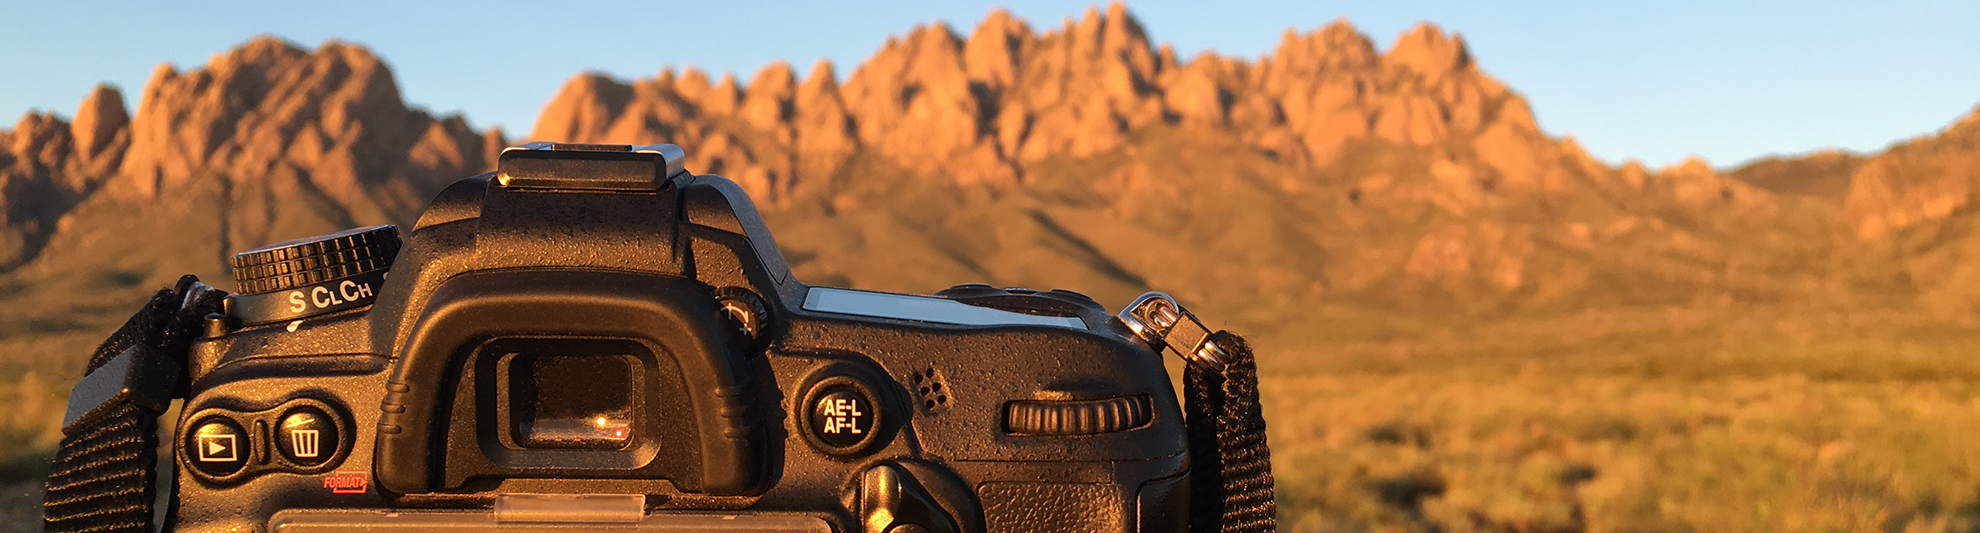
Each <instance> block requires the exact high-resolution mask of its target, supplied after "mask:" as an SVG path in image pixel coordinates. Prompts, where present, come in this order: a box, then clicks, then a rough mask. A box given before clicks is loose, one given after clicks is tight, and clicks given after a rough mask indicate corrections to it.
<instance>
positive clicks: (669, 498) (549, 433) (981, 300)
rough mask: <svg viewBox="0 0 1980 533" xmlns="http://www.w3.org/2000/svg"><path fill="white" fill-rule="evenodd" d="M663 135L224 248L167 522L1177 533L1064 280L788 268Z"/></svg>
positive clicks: (1082, 309)
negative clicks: (963, 279) (945, 281)
mask: <svg viewBox="0 0 1980 533" xmlns="http://www.w3.org/2000/svg"><path fill="white" fill-rule="evenodd" d="M682 155H683V154H682V152H681V150H680V149H679V148H678V147H674V146H672V145H651V146H639V147H628V146H615V145H572V144H552V143H531V144H528V145H523V146H521V147H516V148H511V149H509V150H507V151H505V152H504V153H503V154H502V157H501V162H500V167H499V169H498V170H497V171H496V172H492V173H488V174H483V175H479V176H474V177H470V178H467V179H463V180H461V181H459V182H456V183H454V184H453V185H451V186H449V187H448V188H447V189H446V190H445V191H443V192H441V193H440V194H439V195H438V197H437V198H435V200H434V201H433V203H432V204H431V205H430V206H429V207H428V208H427V210H426V211H425V212H424V213H423V214H422V215H421V217H420V218H419V220H418V222H417V223H416V224H415V226H414V227H413V228H412V229H411V231H410V232H409V233H408V234H407V236H406V237H405V238H404V240H403V243H401V241H400V239H399V236H398V233H397V230H396V229H395V228H392V227H390V226H374V227H369V228H357V229H353V230H347V231H343V232H338V233H333V234H328V235H322V236H317V237H311V238H307V239H301V240H297V241H291V242H287V243H281V244H275V245H269V246H265V247H261V248H257V249H255V250H249V251H247V252H242V253H241V254H238V255H236V256H235V257H234V267H235V274H236V281H237V284H238V287H239V291H238V292H237V293H236V294H234V295H233V296H231V297H230V298H229V299H228V301H227V304H226V313H225V315H224V316H211V315H210V316H209V318H208V321H207V324H206V326H207V327H206V331H205V333H204V336H203V337H202V338H200V339H199V340H198V341H196V342H195V343H194V344H193V347H192V349H191V350H190V353H189V355H188V361H187V371H188V377H189V379H190V383H191V385H190V390H189V391H188V395H187V400H186V401H185V404H184V407H183V409H182V411H181V416H180V419H179V423H178V428H179V431H178V440H177V442H174V443H173V447H174V448H175V450H176V451H175V456H176V457H175V463H176V464H177V466H178V469H177V478H176V482H177V491H178V498H177V502H178V503H177V506H176V508H175V509H174V510H173V512H172V516H171V518H170V520H171V522H170V523H168V527H172V528H175V529H177V530H178V531H183V532H207V531H235V532H239V531H271V532H288V533H310V532H318V531H357V530H363V531H412V530H459V529H470V528H472V529H515V530H531V531H538V530H547V529H572V528H575V529H611V530H622V531H635V530H637V531H715V530H721V531H745V530H747V531H780V532H781V531H791V532H796V531H807V532H829V531H838V532H853V531H862V532H874V533H884V532H890V531H891V532H895V533H916V532H921V533H943V532H988V531H1122V532H1130V531H1155V532H1163V531H1182V530H1183V529H1184V526H1185V521H1186V519H1187V516H1186V513H1187V509H1186V507H1187V502H1188V498H1189V495H1188V492H1189V483H1188V474H1189V456H1188V453H1187V451H1186V450H1187V442H1186V438H1185V430H1184V420H1183V416H1182V413H1181V411H1180V408H1179V406H1178V404H1177V400H1176V397H1175V394H1174V392H1173V390H1174V389H1173V388H1172V386H1171V384H1170V381H1169V377H1168V374H1167V373H1166V372H1165V371H1164V368H1163V365H1162V361H1161V359H1160V353H1159V352H1158V351H1156V350H1155V349H1152V348H1151V347H1150V345H1149V344H1148V343H1146V342H1144V341H1142V340H1141V339H1140V338H1137V337H1136V334H1135V332H1134V331H1131V330H1130V329H1129V326H1128V325H1127V324H1124V323H1123V321H1121V320H1120V319H1118V318H1116V317H1114V316H1112V315H1109V314H1108V313H1107V311H1106V309H1104V308H1103V307H1102V306H1100V305H1099V304H1097V303H1095V302H1094V301H1092V300H1091V299H1089V298H1087V297H1085V296H1083V295H1080V294H1078V293H1075V292H1070V291H1063V290H1052V291H1030V290H1022V289H996V288H992V287H989V286H987V285H959V286H956V287H952V288H950V289H948V290H945V291H942V292H941V293H938V294H937V295H935V296H916V295H904V294H891V293H880V292H869V291H859V290H851V289H842V288H832V287H812V286H807V285H804V284H803V283H800V282H798V281H797V280H796V279H793V277H792V275H791V273H790V271H789V269H788V267H787V266H786V263H785V262H784V260H783V257H782V256H781V254H780V253H779V251H778V248H777V246H776V243H775V242H774V241H773V240H772V238H771V236H770V234H769V232H768V230H767V229H766V228H765V226H764V224H763V221H762V218H761V216H760V215H759V214H758V213H757V211H756V209H755V207H754V205H753V204H752V203H751V201H750V199H749V198H748V197H747V195H745V194H744V192H743V191H742V189H741V188H740V187H738V186H737V185H736V184H734V183H733V182H730V181H728V180H726V179H723V178H721V177H719V176H713V175H694V174H691V173H688V172H685V171H684V170H683V169H682V168H681V159H682Z"/></svg>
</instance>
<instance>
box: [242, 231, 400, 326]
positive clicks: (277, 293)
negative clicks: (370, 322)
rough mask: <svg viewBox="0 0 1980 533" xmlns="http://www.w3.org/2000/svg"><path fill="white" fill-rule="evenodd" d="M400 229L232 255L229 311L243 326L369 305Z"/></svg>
mask: <svg viewBox="0 0 1980 533" xmlns="http://www.w3.org/2000/svg"><path fill="white" fill-rule="evenodd" d="M398 255H399V229H398V228H396V227H393V226H390V225H380V226H366V227H362V228H355V229H347V230H344V231H339V232H336V233H325V234H323V235H317V236H314V237H304V238H301V239H296V240H293V241H288V242H281V243H275V244H270V245H267V246H263V247H260V248H255V249H253V250H248V251H245V252H241V253H238V254H234V258H233V264H234V285H235V288H236V290H235V292H234V295H232V296H228V297H227V315H228V316H229V317H231V318H232V319H233V320H235V321H238V323H239V324H243V325H255V324H267V323H271V322H286V321H293V320H299V319H303V318H308V317H312V316H316V315H322V314H326V313H334V312H337V311H343V310H346V309H355V308H359V307H364V306H367V305H371V301H372V300H374V299H376V298H377V290H378V287H379V286H380V285H381V284H383V282H384V281H385V271H386V270H387V269H390V268H392V258H393V257H396V256H398Z"/></svg>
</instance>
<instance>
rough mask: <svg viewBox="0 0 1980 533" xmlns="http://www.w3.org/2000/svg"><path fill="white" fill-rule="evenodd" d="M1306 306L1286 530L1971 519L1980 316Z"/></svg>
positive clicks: (31, 426)
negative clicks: (1410, 311)
mask: <svg viewBox="0 0 1980 533" xmlns="http://www.w3.org/2000/svg"><path fill="white" fill-rule="evenodd" d="M1317 316H1318V319H1317V320H1315V321H1313V322H1312V323H1311V324H1310V325H1309V326H1308V327H1304V328H1299V329H1297V330H1296V331H1287V332H1280V333H1279V334H1275V335H1265V336H1260V338H1259V345H1260V347H1259V349H1260V352H1261V355H1260V357H1261V361H1260V366H1261V369H1262V372H1261V373H1262V375H1263V376H1264V382H1263V384H1262V388H1263V390H1264V392H1265V394H1266V418H1267V420H1268V423H1269V424H1270V438H1271V444H1272V447H1273V453H1274V455H1273V458H1274V469H1275V474H1276V475H1277V478H1278V491H1279V492H1278V494H1279V502H1280V517H1281V520H1282V527H1283V529H1285V530H1288V531H1442V532H1461V531H1517V532H1543V531H1555V532H1567V531H1591V532H1595V531H1902V532H1924V531H1976V530H1980V498H1976V494H1980V440H1976V439H1973V438H1970V437H1971V436H1972V435H1975V434H1980V361H1976V360H1974V359H1973V357H1972V350H1971V348H1970V347H1972V346H1980V325H1976V324H1972V323H1963V322H1960V321H1956V320H1948V319H1942V318H1928V315H1921V314H1917V313H1910V312H1904V311H1901V310H1889V311H1872V312H1861V311H1858V312H1843V311H1842V310H1837V311H1835V312H1827V313H1825V312H1819V311H1815V310H1810V309H1805V308H1785V307H1740V306H1710V307H1666V308H1642V309H1627V308H1624V309H1612V310H1601V311H1583V312H1578V313H1573V314H1563V315H1557V316H1536V317H1517V318H1503V317H1500V318H1488V317H1478V316H1470V317H1458V316H1453V317H1442V318H1429V317H1421V316H1393V315H1392V316H1386V317H1385V316H1383V315H1380V314H1378V313H1373V312H1368V311H1366V310H1362V309H1354V308H1348V307H1326V308H1323V309H1322V310H1321V311H1320V312H1319V313H1317ZM1356 316H1359V317H1361V318H1360V319H1354V318H1351V317H1356ZM62 388H63V384H61V383H58V382H54V381H53V380H51V379H50V378H48V377H45V376H40V375H37V374H26V375H25V376H23V377H19V378H15V381H14V382H13V383H10V384H6V385H0V403H5V404H7V405H12V406H15V407H17V408H15V409H9V410H6V411H3V412H0V449H5V450H8V452H7V453H6V456H5V458H4V461H0V465H4V466H0V474H4V475H5V476H7V477H8V478H9V479H8V480H7V484H8V485H7V486H8V487H9V489H8V492H7V493H6V495H5V496H4V497H0V502H4V503H5V505H6V508H5V509H4V510H0V513H4V514H0V517H4V519H5V521H6V526H5V527H4V528H0V529H8V530H14V531H32V530H34V529H35V527H36V526H34V524H33V519H34V517H35V516H36V513H35V509H34V506H35V505H36V504H38V501H39V500H38V497H37V495H36V494H34V490H33V489H34V487H33V483H32V482H31V481H26V480H30V479H32V478H34V477H35V476H39V475H40V474H41V472H42V470H41V467H40V466H39V464H38V462H39V461H44V460H45V458H46V455H45V454H46V451H45V450H46V448H47V446H49V445H50V444H51V443H52V442H53V441H54V439H55V438H56V436H57V435H56V432H55V431H54V430H53V429H52V425H53V424H54V421H55V420H57V419H59V417H60V412H61V409H62V395H63V394H64V393H63V391H62Z"/></svg>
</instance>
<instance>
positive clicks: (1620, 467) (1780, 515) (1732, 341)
mask: <svg viewBox="0 0 1980 533" xmlns="http://www.w3.org/2000/svg"><path fill="white" fill-rule="evenodd" d="M1723 312H1724V310H1719V311H1715V312H1713V313H1711V314H1710V315H1709V316H1711V317H1714V318H1709V319H1704V318H1701V316H1704V315H1698V314H1696V313H1689V312H1680V313H1675V314H1671V313H1667V312H1663V311H1660V312H1658V313H1655V314H1654V316H1652V315H1648V314H1640V315H1627V316H1605V315H1602V314H1591V315H1584V316H1576V317H1571V318H1559V319H1553V320H1547V321H1541V322H1538V323H1529V324H1524V325H1522V324H1517V323H1507V322H1495V323H1490V324H1481V325H1480V326H1481V328H1480V329H1475V330H1470V331H1463V330H1465V329H1466V328H1467V326H1465V325H1463V324H1459V325H1456V326H1454V329H1457V330H1460V331H1458V332H1456V333H1453V334H1452V336H1453V338H1468V339H1471V340H1472V342H1458V343H1447V342H1441V341H1436V340H1434V339H1433V340H1423V339H1426V338H1432V337H1435V335H1416V336H1412V337H1411V338H1410V339H1403V340H1393V339H1392V340H1388V341H1383V342H1356V341H1351V340H1350V341H1343V342H1338V343H1331V344H1329V343H1318V344H1315V345H1314V346H1313V347H1311V348H1305V349H1301V350H1298V352H1297V353H1298V355H1293V353H1295V352H1290V351H1289V352H1287V353H1281V354H1277V356H1278V357H1280V359H1278V360H1276V361H1274V360H1263V361H1262V362H1261V366H1262V367H1263V368H1264V370H1265V371H1264V372H1263V373H1262V375H1263V377H1262V383H1261V387H1262V389H1263V391H1264V394H1265V396H1266V401H1267V403H1266V420H1267V421H1268V424H1269V425H1270V428H1269V435H1270V439H1271V444H1272V447H1273V459H1274V471H1275V474H1276V476H1277V480H1278V491H1279V492H1278V496H1279V505H1280V518H1281V525H1282V527H1283V528H1284V529H1286V530H1288V531H1437V532H1470V531H1517V532H1570V531H1588V532H1598V531H1608V532H1624V531H1756V532H1757V531H1878V532H1938V531H1980V499H1976V494H1980V439H1976V438H1975V437H1976V436H1980V380H1976V379H1975V375H1976V374H1980V360H1976V359H1975V355H1976V353H1975V350H1973V348H1974V347H1980V342H1975V339H1974V335H1975V333H1974V331H1975V330H1974V329H1973V328H1970V327H1969V326H1963V325H1957V324H1953V325H1947V324H1936V325H1929V326H1927V325H1919V324H1916V323H1913V322H1912V321H1913V320H1914V319H1912V318H1907V317H1905V316H1901V315H1896V314H1892V315H1878V316H1859V317H1853V318H1851V319H1850V320H1848V321H1846V322H1847V323H1846V324H1842V325H1836V326H1827V325H1825V324H1827V320H1826V319H1824V320H1810V319H1808V318H1807V317H1806V316H1803V315H1800V314H1794V313H1787V314H1778V313H1777V314H1767V313H1760V314H1746V313H1736V314H1735V315H1727V314H1724V313H1723ZM1811 322H1812V324H1811ZM1549 323H1550V325H1543V324H1549ZM1541 332H1546V333H1544V334H1542V333H1541Z"/></svg>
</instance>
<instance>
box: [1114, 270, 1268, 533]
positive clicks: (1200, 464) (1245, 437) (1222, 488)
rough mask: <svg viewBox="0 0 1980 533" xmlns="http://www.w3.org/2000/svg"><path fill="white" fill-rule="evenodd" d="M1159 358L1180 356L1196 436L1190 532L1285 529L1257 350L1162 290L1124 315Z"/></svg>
mask: <svg viewBox="0 0 1980 533" xmlns="http://www.w3.org/2000/svg"><path fill="white" fill-rule="evenodd" d="M1118 318H1120V320H1121V322H1122V323H1124V324H1126V325H1127V328H1128V330H1129V331H1131V332H1133V333H1134V336H1135V337H1136V338H1139V339H1141V340H1142V341H1143V342H1146V343H1148V346H1149V347H1150V348H1153V349H1154V350H1155V351H1156V352H1157V353H1160V352H1163V351H1170V352H1175V353H1176V355H1177V356H1180V357H1182V359H1183V361H1186V362H1188V363H1189V364H1188V365H1187V366H1186V367H1184V369H1183V412H1184V421H1183V426H1184V429H1185V431H1186V432H1187V433H1188V434H1189V470H1190V474H1189V476H1190V477H1189V507H1190V509H1189V531H1190V532H1191V533H1211V532H1216V533H1263V532H1271V531H1278V528H1279V526H1278V519H1277V516H1276V515H1277V514H1278V507H1277V504H1276V503H1275V502H1274V500H1273V495H1272V484H1273V482H1272V450H1271V448H1270V447H1268V446H1267V445H1266V442H1265V415H1264V409H1263V407H1262V406H1261V405H1260V404H1259V398H1258V365H1257V362H1256V361H1255V360H1254V359H1253V358H1252V354H1251V345H1250V343H1247V342H1245V340H1244V338H1242V337H1239V336H1237V335H1236V334H1233V333H1231V332H1228V331H1218V332H1215V333H1212V332H1211V331H1210V328H1208V327H1205V326H1204V325H1203V321H1202V320H1199V319H1197V318H1196V315H1195V314H1192V313H1190V312H1189V310H1188V309H1184V308H1183V306H1182V304H1179V303H1176V299H1175V298H1174V297H1171V296H1169V295H1167V294H1163V293H1160V292H1153V291H1151V292H1148V293H1146V294H1142V295H1141V297H1139V298H1135V299H1134V302H1133V303H1130V304H1128V306H1127V307H1125V308H1122V309H1121V312H1120V314H1119V315H1118Z"/></svg>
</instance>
